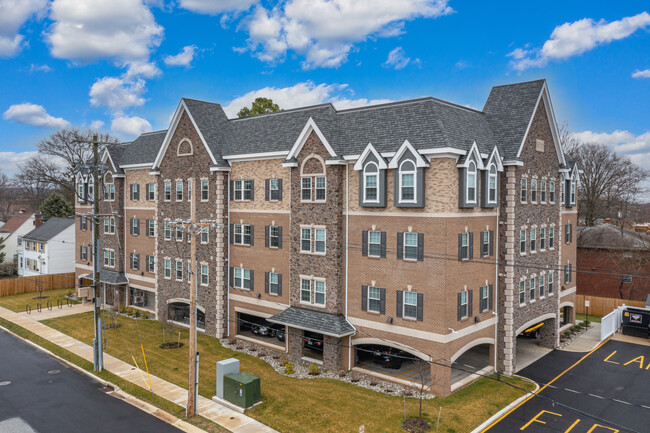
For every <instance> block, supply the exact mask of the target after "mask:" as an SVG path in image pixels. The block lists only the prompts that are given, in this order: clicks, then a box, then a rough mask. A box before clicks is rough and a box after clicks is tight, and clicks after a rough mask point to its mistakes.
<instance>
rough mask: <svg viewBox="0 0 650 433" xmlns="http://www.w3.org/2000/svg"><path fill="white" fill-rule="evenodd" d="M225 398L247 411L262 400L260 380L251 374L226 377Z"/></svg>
mask: <svg viewBox="0 0 650 433" xmlns="http://www.w3.org/2000/svg"><path fill="white" fill-rule="evenodd" d="M223 398H224V399H225V400H227V401H229V402H231V403H233V404H235V405H237V406H239V407H242V408H244V409H247V408H249V407H252V406H254V405H255V403H258V402H259V401H260V400H261V399H262V394H261V392H260V378H259V377H257V376H253V375H252V374H249V373H232V374H227V375H226V376H224V380H223Z"/></svg>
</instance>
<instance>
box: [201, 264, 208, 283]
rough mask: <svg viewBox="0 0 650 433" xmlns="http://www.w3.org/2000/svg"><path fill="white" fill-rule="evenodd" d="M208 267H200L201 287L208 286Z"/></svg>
mask: <svg viewBox="0 0 650 433" xmlns="http://www.w3.org/2000/svg"><path fill="white" fill-rule="evenodd" d="M208 269H209V268H208V265H201V285H202V286H207V285H208Z"/></svg>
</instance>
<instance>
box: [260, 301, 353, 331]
mask: <svg viewBox="0 0 650 433" xmlns="http://www.w3.org/2000/svg"><path fill="white" fill-rule="evenodd" d="M266 320H267V321H269V322H271V323H278V324H280V325H286V326H290V327H292V328H296V329H302V330H305V331H311V332H317V333H319V334H323V335H328V336H330V337H336V338H341V337H346V336H348V335H353V334H355V333H356V329H354V326H352V324H351V323H350V322H348V321H347V319H346V318H345V316H343V315H342V314H338V315H337V314H329V313H324V312H321V311H313V310H307V309H304V308H297V307H289V308H287V309H286V310H284V311H281V312H280V313H278V314H276V315H275V316H272V317H269V318H268V319H266Z"/></svg>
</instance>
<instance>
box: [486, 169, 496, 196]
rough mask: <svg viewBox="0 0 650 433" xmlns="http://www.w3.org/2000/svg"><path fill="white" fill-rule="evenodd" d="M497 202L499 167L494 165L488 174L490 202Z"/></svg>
mask: <svg viewBox="0 0 650 433" xmlns="http://www.w3.org/2000/svg"><path fill="white" fill-rule="evenodd" d="M496 202H497V168H496V167H495V166H494V165H492V166H491V167H490V173H489V174H488V203H496Z"/></svg>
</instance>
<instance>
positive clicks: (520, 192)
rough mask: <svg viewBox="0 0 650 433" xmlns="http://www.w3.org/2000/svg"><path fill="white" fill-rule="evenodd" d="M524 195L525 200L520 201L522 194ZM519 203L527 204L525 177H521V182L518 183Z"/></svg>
mask: <svg viewBox="0 0 650 433" xmlns="http://www.w3.org/2000/svg"><path fill="white" fill-rule="evenodd" d="M524 191H525V193H524V194H523V195H525V196H526V197H525V199H523V200H522V192H524ZM519 201H520V202H521V203H528V179H527V178H525V177H522V178H521V180H520V181H519Z"/></svg>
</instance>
